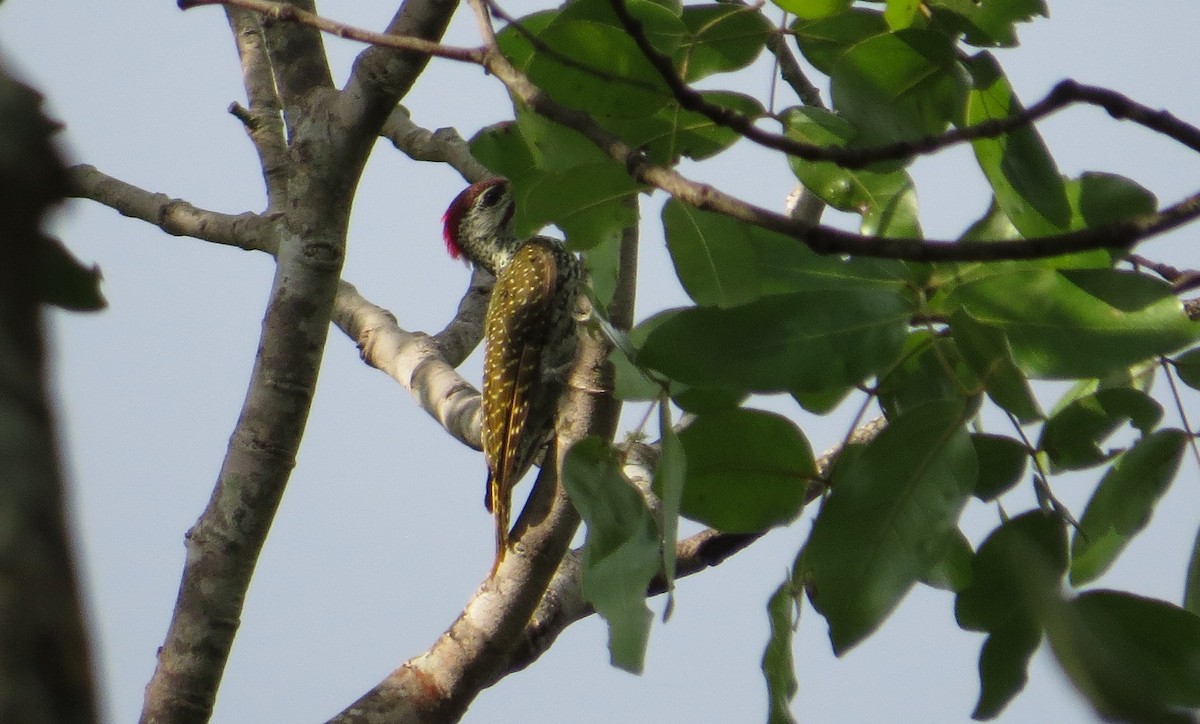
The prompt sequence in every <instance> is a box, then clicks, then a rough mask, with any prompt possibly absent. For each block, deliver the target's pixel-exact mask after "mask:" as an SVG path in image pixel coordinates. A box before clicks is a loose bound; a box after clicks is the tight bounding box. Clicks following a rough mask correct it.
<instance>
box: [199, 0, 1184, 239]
mask: <svg viewBox="0 0 1200 724" xmlns="http://www.w3.org/2000/svg"><path fill="white" fill-rule="evenodd" d="M193 2H194V3H202V4H223V3H234V4H237V5H238V6H239V7H250V8H254V9H260V10H261V11H262V12H271V13H274V14H275V15H276V16H277V17H278V18H279V19H287V20H293V21H296V22H305V23H310V24H314V27H320V28H321V29H325V30H327V31H328V32H335V33H336V34H338V35H339V36H341V37H349V38H354V39H358V40H362V41H364V42H376V41H378V42H379V43H380V44H382V45H384V46H386V47H397V48H402V49H406V50H418V49H421V48H424V49H425V50H426V51H427V52H430V53H431V54H433V55H437V56H439V57H444V58H450V59H453V60H459V61H463V62H475V63H480V64H481V65H483V66H484V67H485V68H486V69H487V70H488V71H490V72H491V73H492V74H493V75H495V76H496V77H497V78H498V79H499V80H500V81H501V82H502V83H504V84H505V86H506V87H508V89H509V91H510V92H512V93H513V94H514V95H515V96H516V97H517V98H519V99H520V100H521V101H522V102H524V103H525V104H526V105H528V106H529V107H530V108H531V109H532V110H534V111H535V112H537V113H539V114H540V115H542V116H544V117H546V118H548V119H550V120H552V121H555V122H556V123H559V124H560V125H563V126H566V127H568V128H572V129H574V130H576V131H578V132H579V133H581V134H582V135H583V136H585V137H586V138H588V139H589V140H591V141H592V142H593V143H594V144H596V146H597V147H599V148H600V149H601V150H603V151H604V152H605V153H607V154H608V156H609V157H610V158H612V159H613V160H614V161H616V162H618V163H620V164H621V165H623V166H624V167H625V168H626V169H627V170H628V172H629V173H630V175H631V176H632V177H633V178H635V179H636V180H638V181H639V182H642V183H645V184H647V185H649V186H653V187H655V188H658V189H661V190H663V191H666V192H667V193H669V194H671V195H672V196H674V197H675V198H676V199H678V200H680V201H682V202H684V203H686V204H689V205H691V206H694V207H696V208H699V209H703V210H707V211H713V212H716V213H719V214H723V215H725V216H729V217H730V218H734V219H737V220H739V221H744V222H746V223H749V224H753V225H755V226H760V227H762V228H766V229H770V230H772V231H777V232H779V233H781V234H785V235H787V236H792V237H794V238H796V239H799V240H800V241H803V242H804V243H805V244H807V245H808V246H809V247H810V248H811V249H813V250H814V251H816V252H817V253H821V254H853V255H858V256H869V257H881V258H891V259H904V260H909V261H925V262H937V261H995V260H1000V259H1036V258H1043V257H1051V256H1059V255H1063V254H1070V253H1074V252H1079V251H1086V250H1090V249H1101V248H1107V249H1121V250H1126V249H1129V248H1130V247H1132V246H1133V245H1135V244H1136V243H1137V242H1139V241H1141V240H1143V239H1146V238H1148V237H1151V236H1155V235H1158V234H1161V233H1163V232H1166V231H1169V230H1171V229H1174V228H1176V227H1178V226H1181V225H1183V224H1186V223H1189V222H1191V221H1193V220H1194V219H1196V218H1197V217H1200V193H1197V194H1194V195H1192V196H1190V197H1188V198H1186V199H1184V200H1183V201H1180V202H1179V203H1177V204H1175V205H1173V206H1170V207H1167V208H1166V209H1163V210H1161V211H1159V212H1157V213H1151V214H1143V215H1141V216H1137V217H1133V218H1131V219H1126V220H1124V221H1120V222H1116V223H1113V224H1106V225H1104V226H1099V227H1094V228H1091V229H1084V230H1080V231H1073V232H1068V233H1064V234H1057V235H1053V236H1044V237H1036V238H1032V239H1017V240H997V241H993V242H990V243H986V244H982V243H981V244H959V243H958V242H956V241H953V240H917V239H907V238H897V237H885V236H878V237H865V236H861V235H858V234H852V233H849V232H844V231H840V230H837V229H830V228H825V227H821V226H816V225H813V224H809V223H805V222H803V221H798V220H795V219H791V218H789V217H787V216H784V215H782V214H778V213H775V212H773V211H769V210H767V209H764V208H762V207H759V206H755V205H753V204H748V203H746V202H744V201H742V200H740V199H737V198H734V197H733V196H730V195H728V194H725V193H722V192H721V191H719V190H717V189H716V188H714V187H712V186H709V185H707V184H700V183H696V182H694V181H691V180H689V179H687V178H685V177H684V176H682V175H680V174H679V173H678V172H676V171H674V170H672V169H669V168H666V167H663V166H658V165H655V164H653V163H651V162H650V161H649V159H647V158H646V156H645V154H643V153H641V152H640V151H639V150H638V149H636V148H634V147H632V146H630V145H629V144H628V143H626V142H625V141H623V140H622V139H620V138H619V137H617V136H616V135H614V134H613V133H611V132H609V131H608V130H606V129H604V128H603V127H601V126H600V125H598V124H597V123H596V122H595V121H594V120H593V119H592V118H591V117H590V116H588V115H587V114H586V113H584V112H582V111H578V110H575V109H571V108H566V107H565V106H562V105H560V104H559V103H557V102H555V101H554V100H553V99H551V98H550V97H549V96H548V95H547V94H546V93H545V92H544V91H542V90H541V89H540V88H538V87H537V86H535V85H534V84H533V83H532V82H531V81H530V80H529V78H528V77H527V76H526V75H525V74H524V73H521V72H520V71H519V70H517V69H516V68H515V67H514V66H513V65H512V64H511V63H510V62H509V61H508V60H507V59H506V58H505V57H504V56H503V54H501V53H500V52H499V50H498V49H497V47H496V44H495V34H494V31H492V30H491V29H490V25H489V26H488V29H486V30H484V29H482V28H481V34H483V37H484V41H485V46H484V47H483V48H449V47H446V46H441V45H438V44H436V43H430V42H429V41H424V40H416V39H412V38H405V37H401V36H388V35H379V34H377V33H370V32H369V31H363V30H358V29H354V28H350V27H349V26H346V25H342V24H340V23H333V22H331V21H327V20H324V19H321V18H319V17H316V16H311V15H310V14H306V13H302V12H300V11H296V10H295V9H293V8H289V6H281V5H280V4H279V3H273V2H268V1H267V0H193ZM281 8H283V9H281ZM1076 97H1078V99H1079V100H1082V101H1084V102H1090V103H1095V104H1097V105H1101V106H1102V107H1104V108H1105V109H1106V110H1107V111H1109V113H1110V114H1112V115H1114V117H1118V118H1128V119H1130V120H1134V121H1135V122H1138V123H1140V124H1142V125H1145V126H1146V127H1148V128H1152V129H1155V130H1158V131H1159V132H1161V133H1164V134H1165V135H1168V136H1170V137H1171V138H1175V139H1176V140H1179V141H1180V142H1182V143H1184V144H1185V145H1188V147H1190V148H1194V149H1196V150H1200V129H1196V128H1195V127H1192V126H1189V125H1187V124H1184V123H1182V122H1180V121H1178V119H1175V118H1174V117H1173V116H1171V115H1170V114H1169V113H1165V112H1162V111H1152V110H1150V109H1147V108H1145V107H1144V106H1140V105H1139V104H1136V103H1133V102H1132V101H1130V100H1129V99H1127V98H1124V96H1121V95H1120V94H1117V93H1113V92H1112V91H1106V90H1104V89H1096V88H1090V87H1086V86H1081V85H1079V84H1077V83H1074V82H1073V81H1064V82H1063V83H1060V84H1059V85H1058V86H1057V87H1056V88H1055V91H1053V92H1052V93H1051V95H1050V96H1048V97H1047V98H1046V100H1044V101H1043V102H1042V103H1041V104H1039V106H1040V107H1041V109H1040V110H1035V109H1034V108H1031V109H1030V110H1029V111H1027V112H1026V113H1025V114H1023V115H1020V116H1013V117H1010V118H1007V119H1002V120H998V121H995V122H986V123H983V124H980V125H979V126H973V127H971V128H969V129H961V130H960V131H956V132H953V133H952V134H947V136H946V137H938V138H934V139H922V140H921V141H917V142H914V143H915V144H916V146H915V147H914V148H916V150H921V149H925V148H938V147H942V146H945V145H949V143H951V142H957V140H969V139H972V138H979V137H984V136H988V135H997V134H999V133H1004V132H1007V131H1009V130H1012V129H1014V128H1017V127H1019V126H1021V125H1025V124H1027V123H1030V122H1031V121H1032V120H1035V119H1036V118H1039V117H1041V116H1042V115H1046V114H1047V113H1049V112H1050V110H1051V108H1053V109H1057V108H1059V107H1062V106H1063V105H1066V104H1068V103H1070V102H1072V99H1073V98H1076ZM955 134H957V135H955ZM946 138H950V139H951V140H949V141H946V140H944V139H946ZM921 144H926V145H924V146H922V145H921ZM930 144H931V145H930ZM829 150H830V149H821V151H822V152H825V151H829ZM901 155H903V154H901ZM879 158H880V157H878V156H875V157H873V158H872V161H877V160H879ZM825 160H834V159H833V158H832V157H829V158H826V159H825ZM846 160H847V159H841V160H839V161H838V162H839V163H841V162H845V161H846ZM860 160H861V159H860ZM851 162H852V161H851Z"/></svg>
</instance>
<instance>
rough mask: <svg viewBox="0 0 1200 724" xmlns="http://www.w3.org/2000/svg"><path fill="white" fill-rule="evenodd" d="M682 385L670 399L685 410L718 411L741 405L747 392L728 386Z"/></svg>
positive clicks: (697, 411)
mask: <svg viewBox="0 0 1200 724" xmlns="http://www.w3.org/2000/svg"><path fill="white" fill-rule="evenodd" d="M676 386H678V387H683V389H682V390H680V391H679V392H675V393H673V394H672V397H671V399H672V400H674V401H675V404H676V405H678V406H679V409H681V410H683V411H685V412H692V413H697V414H698V413H701V412H718V411H720V410H727V409H729V408H731V407H737V406H738V405H741V404H742V403H743V402H744V401H745V400H746V396H747V394H746V393H745V392H744V391H742V390H732V389H729V388H728V387H687V386H684V385H676Z"/></svg>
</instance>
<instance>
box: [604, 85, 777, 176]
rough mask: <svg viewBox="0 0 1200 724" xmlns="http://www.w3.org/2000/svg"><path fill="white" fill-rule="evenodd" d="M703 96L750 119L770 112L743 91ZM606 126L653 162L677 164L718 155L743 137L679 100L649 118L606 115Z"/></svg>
mask: <svg viewBox="0 0 1200 724" xmlns="http://www.w3.org/2000/svg"><path fill="white" fill-rule="evenodd" d="M700 95H701V96H702V97H703V98H704V99H705V100H706V101H708V102H709V103H715V104H716V105H719V106H724V107H725V108H728V109H730V110H733V111H737V112H738V113H741V114H742V115H744V116H748V117H750V118H759V117H761V116H763V115H764V114H765V113H766V111H765V110H763V107H762V104H760V103H759V102H758V101H757V100H756V99H754V98H752V97H750V96H747V95H743V94H741V93H733V92H730V91H704V92H701V94H700ZM604 126H605V127H606V128H608V129H609V130H611V131H612V132H613V133H616V134H617V135H618V136H620V137H621V138H622V139H624V140H625V141H626V142H627V143H629V144H630V145H631V146H636V147H637V148H639V149H640V150H642V152H643V153H645V154H646V158H647V159H649V160H650V161H651V162H653V163H661V164H665V165H673V164H674V163H675V162H676V161H678V160H679V158H680V157H681V156H686V157H688V158H691V159H695V160H702V159H705V158H708V157H710V156H715V155H716V154H718V153H720V152H721V151H724V150H725V149H726V148H728V147H729V146H731V145H733V143H734V142H735V141H737V140H738V139H740V138H741V135H740V134H739V133H738V132H737V131H734V130H733V129H731V128H727V127H725V126H721V125H718V124H716V123H714V122H713V121H711V120H710V119H709V118H708V116H705V115H703V114H701V113H698V112H695V111H685V110H683V109H682V108H680V107H679V106H678V105H677V104H675V103H671V104H669V105H667V106H665V107H663V108H662V109H661V110H659V111H658V112H656V113H654V114H653V115H651V116H648V117H646V118H637V119H625V118H606V119H604Z"/></svg>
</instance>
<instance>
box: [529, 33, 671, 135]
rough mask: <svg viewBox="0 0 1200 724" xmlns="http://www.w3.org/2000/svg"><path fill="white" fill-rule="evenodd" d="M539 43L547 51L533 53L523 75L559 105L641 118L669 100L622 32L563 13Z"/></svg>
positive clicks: (655, 73) (658, 79)
mask: <svg viewBox="0 0 1200 724" xmlns="http://www.w3.org/2000/svg"><path fill="white" fill-rule="evenodd" d="M680 30H681V31H682V27H681V28H680ZM538 39H539V40H540V41H542V42H543V43H544V44H545V45H546V46H547V47H548V48H549V49H550V51H551V52H544V51H543V52H538V53H536V54H535V55H534V56H533V59H532V60H531V61H530V63H529V67H528V70H527V71H526V72H527V74H528V76H529V79H530V80H531V81H533V83H534V84H535V85H537V86H538V87H539V88H541V89H542V90H544V91H545V92H547V93H548V94H550V96H552V97H553V98H554V99H555V100H557V101H558V102H559V103H563V104H565V105H568V106H572V107H574V108H578V109H580V110H583V111H587V112H589V113H592V114H596V115H599V116H612V117H614V118H644V117H646V116H649V115H651V114H652V113H654V112H655V111H657V110H659V109H660V108H662V107H663V106H665V105H667V103H668V102H669V101H670V100H671V94H670V90H669V89H668V88H667V86H666V84H665V83H664V82H663V79H662V76H661V75H659V73H658V71H657V70H655V69H654V66H653V65H651V64H650V61H649V60H647V59H646V56H645V55H643V54H642V52H641V50H639V49H638V47H637V44H636V43H635V42H634V41H633V38H632V37H630V35H629V34H628V33H627V32H625V30H624V29H623V28H621V27H616V26H615V25H609V24H607V23H604V22H598V21H595V20H585V19H576V18H574V17H568V16H567V15H566V14H565V13H562V14H560V15H559V17H558V18H557V19H555V20H554V22H552V23H551V24H550V26H549V27H547V28H546V29H545V30H543V31H542V32H541V33H539V34H538Z"/></svg>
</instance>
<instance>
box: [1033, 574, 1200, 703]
mask: <svg viewBox="0 0 1200 724" xmlns="http://www.w3.org/2000/svg"><path fill="white" fill-rule="evenodd" d="M1067 605H1068V611H1069V614H1070V616H1069V618H1068V623H1069V626H1068V627H1067V628H1066V629H1065V630H1062V631H1056V630H1054V629H1051V630H1050V633H1051V637H1050V641H1051V643H1052V644H1053V646H1054V652H1055V654H1056V655H1057V656H1058V658H1059V661H1060V662H1061V663H1062V664H1063V668H1064V669H1065V670H1066V672H1067V674H1068V675H1069V676H1070V677H1071V679H1072V680H1073V681H1074V683H1075V685H1076V686H1077V687H1079V689H1080V691H1081V692H1082V693H1083V694H1084V695H1085V696H1087V697H1088V698H1089V699H1090V700H1091V702H1092V705H1093V706H1094V707H1095V708H1096V711H1097V713H1098V714H1100V715H1101V716H1102V717H1104V718H1106V719H1115V720H1123V721H1156V722H1171V721H1178V722H1187V721H1192V717H1191V716H1190V715H1189V714H1188V713H1186V712H1183V711H1180V709H1181V708H1188V709H1192V708H1196V707H1200V657H1198V656H1197V655H1196V652H1197V651H1200V617H1197V616H1196V615H1195V614H1192V613H1189V612H1188V611H1185V610H1183V609H1181V608H1179V607H1177V606H1174V605H1172V604H1169V603H1167V602H1165V601H1159V600H1155V599H1151V598H1143V597H1141V596H1135V595H1133V594H1131V593H1124V592H1120V591H1104V590H1099V591H1088V592H1087V593H1084V594H1081V595H1080V596H1078V597H1077V598H1075V599H1074V600H1072V601H1070V602H1069V603H1068V604H1067Z"/></svg>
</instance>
